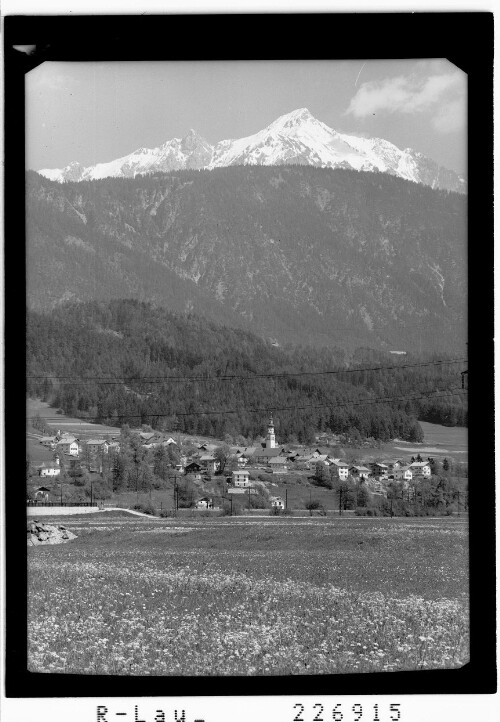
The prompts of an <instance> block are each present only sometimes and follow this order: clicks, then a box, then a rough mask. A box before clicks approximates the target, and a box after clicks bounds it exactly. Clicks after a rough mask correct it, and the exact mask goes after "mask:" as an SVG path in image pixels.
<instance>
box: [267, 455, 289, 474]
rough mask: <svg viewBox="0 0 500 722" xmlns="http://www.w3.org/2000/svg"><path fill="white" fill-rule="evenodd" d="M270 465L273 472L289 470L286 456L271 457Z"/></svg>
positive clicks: (280, 472)
mask: <svg viewBox="0 0 500 722" xmlns="http://www.w3.org/2000/svg"><path fill="white" fill-rule="evenodd" d="M269 466H270V467H271V471H272V472H273V474H283V473H284V472H285V471H286V470H287V459H286V456H273V457H272V458H271V459H269Z"/></svg>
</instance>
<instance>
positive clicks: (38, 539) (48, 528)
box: [28, 520, 76, 546]
mask: <svg viewBox="0 0 500 722" xmlns="http://www.w3.org/2000/svg"><path fill="white" fill-rule="evenodd" d="M70 539H76V534H73V532H71V531H68V529H66V527H65V526H61V525H59V526H53V525H52V524H41V523H40V522H39V521H36V520H35V521H29V522H28V546H35V545H37V544H64V542H67V541H70Z"/></svg>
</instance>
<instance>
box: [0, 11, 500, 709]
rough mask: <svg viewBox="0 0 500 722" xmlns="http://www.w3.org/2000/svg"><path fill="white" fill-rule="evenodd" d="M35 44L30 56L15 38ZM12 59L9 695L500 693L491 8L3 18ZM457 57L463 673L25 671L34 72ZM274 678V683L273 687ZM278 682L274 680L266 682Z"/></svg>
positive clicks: (8, 126) (8, 85) (8, 124)
mask: <svg viewBox="0 0 500 722" xmlns="http://www.w3.org/2000/svg"><path fill="white" fill-rule="evenodd" d="M26 44H33V45H35V46H36V50H35V51H34V53H33V54H26V53H23V52H19V51H18V50H15V49H14V48H13V46H14V45H26ZM4 58H5V65H4V70H5V175H4V178H5V186H4V187H5V191H4V193H5V196H4V198H5V238H4V259H5V286H4V288H5V291H4V293H5V295H4V301H5V381H6V383H5V416H4V424H5V449H6V451H5V455H6V464H5V477H4V490H5V497H4V501H5V519H4V523H5V540H6V541H5V558H6V595H5V598H6V651H5V658H4V659H5V691H6V695H7V696H8V697H17V698H21V697H22V698H33V697H42V698H45V697H97V696H104V697H115V696H132V697H140V696H161V697H168V696H217V695H219V694H220V693H221V692H222V691H227V692H228V694H230V695H245V696H254V695H263V694H272V695H273V696H276V695H280V694H282V695H286V694H291V693H293V694H294V695H300V694H316V695H325V694H326V695H333V694H335V695H339V694H342V695H345V694H356V695H384V694H385V695H396V694H492V693H494V692H495V691H496V688H497V681H496V661H495V653H496V618H495V591H496V589H495V492H494V489H495V467H494V418H493V413H494V409H493V398H494V386H493V370H494V355H493V336H494V331H493V14H492V13H489V12H449V13H440V12H436V13H359V14H354V13H349V14H347V13H311V14H308V13H296V14H272V13H270V14H265V15H262V14H234V15H219V14H212V15H157V16H154V15H121V16H116V15H99V16H96V15H75V16H73V15H71V16H42V15H37V16H27V15H24V16H23V15H17V16H7V17H5V18H4ZM355 58H359V59H366V58H369V59H390V58H398V59H402V58H415V59H420V58H447V59H448V60H450V61H451V62H453V63H454V64H455V65H457V66H458V67H459V68H461V69H462V70H464V71H465V72H466V73H467V74H468V81H469V85H468V110H469V116H468V149H469V162H468V185H469V221H468V231H469V236H468V237H469V254H468V274H469V298H468V312H469V345H468V350H469V365H470V371H471V373H470V374H469V375H468V376H469V384H470V385H469V392H470V393H469V419H470V423H469V446H470V453H469V457H470V458H471V459H475V462H476V463H475V467H476V469H477V471H476V472H475V478H474V479H473V483H472V485H471V488H470V502H469V508H470V588H471V658H470V662H469V663H468V664H467V665H465V666H464V667H462V668H461V669H457V670H431V671H418V672H391V673H373V674H344V675H325V676H290V677H222V678H221V677H219V678H216V677H147V678H144V677H113V676H107V675H105V676H100V675H96V676H94V675H60V674H49V673H47V674H38V673H31V672H28V671H27V669H26V659H27V639H26V626H27V624H26V620H27V609H26V604H27V575H26V551H25V550H26V542H25V531H24V529H23V526H24V520H25V487H24V454H25V450H24V443H25V442H24V429H25V408H24V398H23V394H24V396H25V364H24V365H23V359H24V360H25V321H24V310H25V306H26V278H25V270H24V269H25V247H24V241H25V207H24V193H25V190H24V189H25V163H24V160H25V153H24V128H25V125H24V75H25V73H26V72H28V71H29V70H31V69H32V68H34V67H36V66H37V65H38V64H40V63H41V62H43V61H44V60H55V61H61V60H68V61H82V60H103V61H104V60H235V61H237V60H254V59H265V60H273V59H276V60H284V59H290V60H292V59H298V60H306V59H355ZM271 685H272V692H271ZM267 690H269V691H267Z"/></svg>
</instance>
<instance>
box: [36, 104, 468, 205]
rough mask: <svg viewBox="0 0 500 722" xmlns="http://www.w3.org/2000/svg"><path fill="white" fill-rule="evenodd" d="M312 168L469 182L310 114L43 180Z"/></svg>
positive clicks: (455, 184) (433, 182)
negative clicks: (271, 167)
mask: <svg viewBox="0 0 500 722" xmlns="http://www.w3.org/2000/svg"><path fill="white" fill-rule="evenodd" d="M289 164H294V165H295V164H299V165H311V166H315V167H320V168H350V169H353V170H358V171H379V172H382V173H388V174H390V175H395V176H398V177H399V178H404V179H405V180H410V181H413V182H415V183H423V184H424V185H429V186H431V187H432V188H441V189H444V190H451V191H456V192H459V193H465V192H466V191H467V184H466V181H465V180H464V179H463V178H461V177H460V176H459V175H458V174H456V173H455V172H453V171H451V170H448V169H446V168H443V167H441V166H439V165H438V164H437V163H435V162H434V161H433V160H431V159H430V158H427V157H426V156H424V155H423V154H421V153H418V152H416V151H414V150H412V149H411V148H406V149H404V150H401V149H399V148H398V147H397V146H395V145H394V144H393V143H390V142H389V141H387V140H383V139H381V138H362V137H359V136H354V135H347V134H345V133H338V132H337V131H335V130H333V129H332V128H330V127H328V126H327V125H326V124H325V123H322V122H321V121H319V120H317V119H316V118H314V116H313V115H311V113H310V112H309V111H308V110H307V108H299V109H298V110H294V111H292V112H291V113H287V114H285V115H282V116H280V117H279V118H278V119H277V120H275V121H274V122H272V123H271V124H270V125H268V126H267V127H266V128H264V129H263V130H261V131H259V132H258V133H255V134H253V135H251V136H248V137H246V138H239V139H231V140H221V141H220V142H219V143H216V144H215V145H211V144H210V143H209V142H208V141H206V140H205V139H204V138H202V137H201V136H200V135H199V134H198V133H196V131H194V130H192V129H191V130H190V131H189V133H188V134H187V135H186V136H185V137H184V138H173V139H172V140H168V141H166V142H165V143H163V144H162V145H161V146H159V147H158V148H139V149H137V150H136V151H134V152H133V153H130V154H129V155H126V156H123V157H121V158H117V159H115V160H112V161H110V162H106V163H98V164H96V165H94V166H89V167H86V168H85V167H83V166H82V165H81V164H80V163H77V162H72V163H70V164H69V165H68V166H66V168H53V169H49V168H44V169H42V170H40V171H38V172H39V173H40V174H41V175H43V176H45V177H46V178H49V179H50V180H56V181H58V182H65V181H80V180H96V179H100V178H107V177H114V178H133V177H135V176H136V175H139V174H144V173H155V172H169V171H176V170H184V169H210V170H211V169H214V168H224V167H228V166H233V165H266V166H269V165H289Z"/></svg>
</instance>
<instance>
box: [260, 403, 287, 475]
mask: <svg viewBox="0 0 500 722" xmlns="http://www.w3.org/2000/svg"><path fill="white" fill-rule="evenodd" d="M282 451H283V446H280V445H279V444H278V442H277V441H276V434H275V431H274V421H273V415H272V414H271V416H270V417H269V422H268V424H267V434H266V438H265V439H264V441H263V442H262V443H261V448H257V451H256V452H255V455H254V459H255V461H256V462H257V463H261V464H266V463H268V462H269V460H270V459H272V458H273V457H274V456H279V455H280V454H281V453H282Z"/></svg>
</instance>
